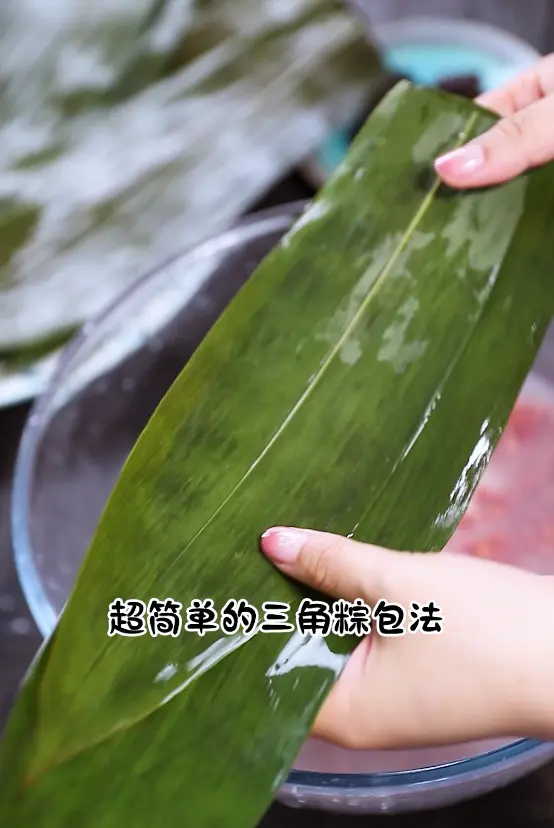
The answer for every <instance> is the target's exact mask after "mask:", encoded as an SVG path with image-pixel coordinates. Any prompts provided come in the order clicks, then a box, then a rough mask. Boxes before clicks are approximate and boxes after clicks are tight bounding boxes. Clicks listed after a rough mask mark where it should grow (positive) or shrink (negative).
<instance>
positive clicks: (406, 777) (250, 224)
mask: <svg viewBox="0 0 554 828" xmlns="http://www.w3.org/2000/svg"><path fill="white" fill-rule="evenodd" d="M308 203H309V202H307V201H294V202H289V203H287V204H283V205H279V206H278V207H272V208H269V209H265V210H259V211H257V212H256V213H253V214H251V215H249V216H247V217H246V218H243V219H241V220H240V221H239V222H237V224H236V225H235V226H234V227H232V228H231V229H229V230H226V231H223V232H222V233H217V234H215V235H214V236H212V237H211V238H208V239H206V240H205V241H203V242H200V244H198V245H195V246H193V247H187V248H185V249H183V250H180V251H178V252H177V253H175V254H174V255H173V256H171V258H169V259H167V260H166V261H164V262H163V263H162V264H161V265H159V266H158V267H156V268H155V269H153V270H151V271H149V272H148V273H146V274H145V275H144V276H142V277H141V278H139V279H138V280H136V281H135V282H134V283H133V284H132V285H131V286H130V287H129V288H127V289H126V290H125V291H123V292H122V293H121V294H120V295H119V297H118V298H117V299H116V300H115V301H114V302H112V303H111V304H110V305H109V306H108V307H107V308H105V309H104V311H102V312H101V313H100V314H98V315H97V316H96V317H94V319H91V320H90V321H88V322H87V323H85V325H83V327H82V328H81V330H80V331H79V332H78V333H77V334H75V335H74V336H73V337H72V339H71V340H70V342H69V343H68V344H67V345H66V347H65V348H64V349H63V351H62V352H61V355H60V358H59V361H58V365H57V367H56V370H55V371H54V373H53V375H52V378H51V379H50V382H49V383H48V386H47V388H46V389H45V391H44V393H43V394H42V395H40V396H39V397H38V398H37V399H36V400H35V401H34V403H33V405H32V407H31V410H30V412H29V415H28V418H27V421H26V423H25V426H24V430H23V434H22V437H21V441H20V444H19V447H18V451H17V456H16V461H15V467H14V476H13V486H12V498H11V510H10V519H11V529H12V543H13V549H14V560H15V566H16V571H17V575H18V578H19V581H20V584H21V588H22V590H23V594H24V596H25V599H26V601H27V604H28V607H29V609H30V612H31V614H32V616H33V618H34V620H35V623H36V624H37V626H38V628H39V631H40V633H41V635H42V636H43V637H44V638H47V637H48V636H49V635H50V634H51V632H52V629H53V627H54V625H55V623H56V613H55V612H54V610H52V607H51V606H50V602H49V601H48V598H47V597H46V594H45V592H44V589H43V586H42V582H41V579H40V577H39V575H38V573H37V570H36V567H35V564H34V560H33V549H32V545H31V539H30V535H29V526H30V521H31V513H30V494H31V481H32V479H33V470H34V465H35V461H36V458H37V453H38V450H39V447H40V443H41V437H42V434H43V431H44V426H45V425H46V424H47V423H48V421H49V406H50V403H51V400H52V397H53V395H54V393H55V390H56V388H57V386H58V384H59V383H61V382H63V377H64V374H65V372H66V370H67V369H68V368H69V367H70V364H71V362H72V360H73V358H74V356H75V355H76V354H78V352H79V350H80V348H81V346H82V345H83V344H84V343H85V342H86V341H87V339H88V338H89V336H90V334H91V331H92V330H93V329H96V328H98V327H100V326H101V325H102V323H103V321H104V319H105V318H107V317H109V316H110V315H111V314H112V313H113V312H115V311H116V309H119V308H120V307H121V306H123V305H124V304H125V302H126V301H127V299H128V298H129V297H130V296H132V295H133V294H134V293H135V291H138V290H139V289H140V288H141V286H142V285H144V284H146V283H147V282H148V281H149V280H151V279H155V278H156V277H157V276H158V274H159V273H160V272H161V271H162V270H163V269H164V268H165V267H166V266H167V265H168V264H170V263H171V262H174V261H176V260H178V259H181V258H184V257H188V256H195V255H207V254H208V255H209V252H210V251H211V250H212V249H221V248H226V249H236V248H237V247H239V246H240V245H241V244H242V243H243V242H244V241H245V240H246V239H247V238H256V237H257V238H259V237H260V236H263V235H264V233H269V232H271V231H276V230H278V229H281V228H282V229H283V230H286V229H287V228H288V227H290V225H291V223H292V222H293V220H294V219H295V218H296V217H297V216H298V215H299V214H300V213H301V212H302V211H303V209H304V208H305V207H306V205H307V204H308ZM541 754H544V756H545V758H546V757H550V756H551V755H554V748H553V746H552V745H551V744H550V743H547V742H542V741H539V740H535V739H520V740H518V741H516V742H513V743H511V744H509V745H506V746H505V747H501V748H497V749H495V750H491V751H488V752H485V753H482V754H478V755H477V756H473V757H469V758H466V759H460V760H456V761H454V762H447V763H444V764H440V765H434V766H429V767H425V768H420V769H416V770H402V771H387V772H383V773H369V774H346V773H319V772H315V771H305V770H292V771H291V772H290V773H289V775H288V777H287V779H286V782H285V786H284V787H285V788H289V787H290V788H301V789H304V790H306V789H310V790H312V791H316V790H318V789H327V790H329V789H334V790H337V791H340V790H342V791H344V792H346V791H349V792H351V793H354V792H355V791H356V792H359V793H360V794H363V792H364V791H368V790H376V789H380V790H383V789H386V790H387V791H388V792H389V793H391V794H392V793H393V791H394V790H395V789H396V790H397V791H400V789H406V788H408V787H409V788H412V787H413V786H414V785H417V786H420V785H432V784H433V783H435V784H437V783H441V784H446V783H448V782H449V781H451V782H454V781H455V782H456V783H462V782H463V779H464V778H475V776H477V775H481V774H482V773H483V772H484V773H485V774H486V773H487V771H488V772H489V773H490V772H492V771H493V769H494V768H498V766H499V765H502V766H504V767H506V765H512V764H514V763H516V762H517V760H518V759H520V758H521V759H523V758H524V757H525V759H526V760H527V761H532V760H533V758H535V759H538V758H539V756H540V755H541Z"/></svg>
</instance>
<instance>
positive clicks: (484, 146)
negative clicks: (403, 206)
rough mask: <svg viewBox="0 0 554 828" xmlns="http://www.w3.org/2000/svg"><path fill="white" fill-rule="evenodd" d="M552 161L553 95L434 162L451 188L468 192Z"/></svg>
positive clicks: (500, 181) (553, 129) (500, 122)
mask: <svg viewBox="0 0 554 828" xmlns="http://www.w3.org/2000/svg"><path fill="white" fill-rule="evenodd" d="M553 159H554V95H551V96H550V97H548V98H544V99H543V100H542V101H539V102H538V103H536V104H533V105H532V106H530V107H529V108H528V109H522V110H521V111H519V112H516V113H515V114H514V115H510V116H509V117H508V118H504V119H503V120H501V121H499V122H498V123H497V124H495V126H493V127H492V129H490V130H488V132H485V133H484V134H483V135H481V136H479V138H475V139H474V140H473V141H470V143H468V144H466V145H465V146H464V147H461V148H460V149H458V150H454V151H453V152H450V153H447V154H446V155H443V156H442V157H441V158H438V159H437V160H436V162H435V169H436V171H437V173H438V175H439V176H440V177H441V178H442V180H443V181H445V182H446V183H447V184H449V185H450V186H451V187H459V188H463V189H471V188H474V187H486V186H490V185H493V184H500V183H503V182H505V181H509V180H511V179H512V178H515V177H516V176H518V175H521V174H522V173H524V172H526V171H527V170H529V169H532V168H534V167H538V166H540V165H542V164H546V163H547V162H549V161H552V160H553Z"/></svg>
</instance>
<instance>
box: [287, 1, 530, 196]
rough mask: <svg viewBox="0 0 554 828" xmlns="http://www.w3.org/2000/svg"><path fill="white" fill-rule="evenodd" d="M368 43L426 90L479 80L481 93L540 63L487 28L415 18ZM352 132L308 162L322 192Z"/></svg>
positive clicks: (379, 30)
mask: <svg viewBox="0 0 554 828" xmlns="http://www.w3.org/2000/svg"><path fill="white" fill-rule="evenodd" d="M368 30H369V36H370V38H371V39H372V40H373V41H374V42H375V43H376V44H377V45H378V46H379V48H380V49H381V52H382V55H383V62H384V65H385V68H386V69H387V70H388V71H389V72H391V73H393V74H400V75H405V76H408V77H409V78H410V79H411V80H413V82H414V83H417V84H420V85H422V86H435V85H436V84H437V83H438V82H440V81H441V80H443V79H444V78H452V77H456V76H472V75H473V76H475V77H476V78H477V79H478V81H479V85H480V87H481V90H482V91H483V92H485V91H488V90H490V89H495V88H497V87H498V86H501V85H502V84H503V83H505V82H506V81H508V80H510V79H511V78H513V77H514V76H515V75H517V74H519V73H520V72H522V71H524V70H525V69H528V68H529V67H530V66H532V65H533V64H534V63H536V62H537V60H538V59H539V58H540V53H539V52H538V51H537V50H536V49H534V48H533V47H532V46H531V45H529V44H528V43H526V42H525V41H524V40H521V39H520V38H518V37H516V36H515V35H512V34H510V33H509V32H506V31H504V30H503V29H501V28H498V27H496V26H492V25H489V24H487V23H478V22H473V21H468V20H456V19H451V18H442V17H426V16H416V17H413V18H409V19H400V20H395V21H391V22H385V23H379V24H377V25H371V24H370V23H368ZM350 140H351V139H350V135H349V132H348V130H338V131H337V132H335V133H333V134H332V135H330V136H329V138H328V140H327V141H326V142H325V143H324V144H323V145H322V146H321V147H320V149H319V150H318V151H317V152H316V153H314V154H313V155H311V156H310V157H309V158H307V159H306V162H305V164H303V166H302V172H303V174H304V175H305V177H306V179H307V180H308V181H309V182H310V183H311V184H312V185H313V186H315V187H320V186H321V185H322V184H323V182H324V181H325V180H326V179H327V178H328V176H329V175H330V174H331V173H332V172H333V170H334V169H335V168H336V167H337V166H338V165H339V164H340V162H341V161H342V159H343V158H344V156H345V155H346V152H347V151H348V146H349V144H350Z"/></svg>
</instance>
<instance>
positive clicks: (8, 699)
mask: <svg viewBox="0 0 554 828" xmlns="http://www.w3.org/2000/svg"><path fill="white" fill-rule="evenodd" d="M310 195H311V192H310V190H309V189H308V188H307V187H306V185H305V184H304V183H303V182H302V181H301V180H300V179H299V178H298V177H294V176H293V177H291V178H289V179H287V180H286V181H283V182H282V183H281V184H279V185H278V186H277V187H275V188H274V189H273V190H272V192H271V193H270V194H269V195H268V196H267V197H266V198H264V199H263V201H262V202H260V203H259V204H258V205H255V208H254V209H257V208H261V207H268V206H273V205H276V204H279V203H285V202H287V201H294V200H296V199H301V198H306V197H310ZM28 410H29V409H28V406H20V407H18V408H13V409H9V410H6V411H2V412H0V729H1V726H2V723H3V722H4V720H5V718H6V716H7V714H8V711H9V708H10V705H11V703H12V700H13V698H14V695H15V693H16V691H17V687H18V685H19V682H20V680H21V678H22V677H23V674H24V672H25V671H26V669H27V666H28V664H29V662H30V660H31V658H32V657H33V655H34V654H35V652H36V650H37V648H38V645H39V643H40V640H41V639H40V635H39V633H38V631H37V629H36V626H35V624H34V622H33V621H32V619H31V617H30V615H29V611H28V610H27V607H26V604H25V600H24V598H23V595H22V593H21V590H20V587H19V584H18V580H17V576H16V572H15V568H14V565H13V560H12V544H11V534H10V523H9V506H10V489H11V479H12V469H13V462H14V458H15V454H16V451H17V446H18V442H19V439H20V435H21V431H22V428H23V426H24V423H25V420H26V417H27V415H28ZM0 795H1V794H0ZM383 820H386V821H387V822H386V824H387V825H389V826H391V828H408V826H410V828H414V826H416V828H419V826H421V827H422V828H423V826H425V828H458V826H459V827H460V828H462V826H463V828H466V826H467V825H469V824H471V825H472V828H493V826H494V825H495V823H499V824H502V826H503V828H543V826H547V825H552V826H554V764H553V765H551V766H549V767H547V768H545V769H543V770H542V771H539V772H537V773H534V774H532V775H531V776H530V777H528V778H527V779H525V780H523V781H522V782H519V783H517V784H515V785H512V786H511V787H509V788H507V789H505V790H502V791H498V792H497V793H495V794H493V795H489V796H486V797H483V798H481V799H478V800H475V801H472V802H468V803H465V804H463V805H459V806H455V807H452V808H448V809H443V810H440V811H434V812H427V813H422V814H416V815H407V816H402V817H390V816H389V817H367V816H358V817H352V816H348V817H342V816H337V815H330V814H325V813H320V812H309V811H303V810H302V811H296V810H290V809H288V808H284V807H282V806H280V805H275V806H273V807H272V808H271V809H270V811H269V813H268V814H267V815H266V817H265V818H264V820H263V821H262V825H261V826H260V828H281V826H284V825H285V824H287V825H288V826H291V828H295V827H296V828H312V826H314V828H315V826H320V827H321V828H348V826H355V825H367V826H376V825H377V823H379V822H381V823H382V822H383ZM0 828H9V826H0ZM60 828H62V826H60ZM153 828H157V827H156V826H153Z"/></svg>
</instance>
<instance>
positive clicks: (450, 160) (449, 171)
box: [435, 144, 485, 178]
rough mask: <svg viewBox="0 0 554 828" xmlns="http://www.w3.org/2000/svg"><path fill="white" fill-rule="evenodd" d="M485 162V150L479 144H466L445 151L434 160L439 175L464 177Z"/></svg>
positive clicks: (470, 174) (468, 175) (471, 173)
mask: <svg viewBox="0 0 554 828" xmlns="http://www.w3.org/2000/svg"><path fill="white" fill-rule="evenodd" d="M484 163H485V151H484V149H483V147H482V146H480V145H479V144H468V145H467V146H465V147H461V148H460V149H457V150H453V151H452V152H447V153H446V155H441V156H440V158H437V160H436V161H435V169H436V171H437V172H438V174H439V175H440V176H446V177H447V178H466V177H470V176H472V175H473V173H474V172H475V170H477V169H478V168H479V167H481V166H482V165H483V164H484Z"/></svg>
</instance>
